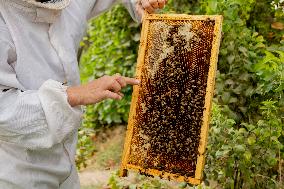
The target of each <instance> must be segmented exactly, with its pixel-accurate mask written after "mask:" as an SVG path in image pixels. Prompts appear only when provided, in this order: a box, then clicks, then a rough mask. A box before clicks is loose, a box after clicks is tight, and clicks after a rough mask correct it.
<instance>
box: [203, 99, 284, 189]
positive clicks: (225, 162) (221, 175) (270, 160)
mask: <svg viewBox="0 0 284 189" xmlns="http://www.w3.org/2000/svg"><path fill="white" fill-rule="evenodd" d="M275 104H276V102H274V101H265V102H263V103H262V105H261V107H260V109H261V110H262V112H261V113H262V116H263V117H262V119H260V120H258V122H257V123H256V124H248V123H242V127H237V126H236V122H235V121H234V120H233V119H229V118H228V117H226V116H224V115H223V114H222V113H221V109H220V107H218V106H217V105H214V106H213V115H212V126H211V129H210V137H209V142H208V155H207V165H206V169H205V172H206V174H207V176H208V178H210V179H213V180H216V181H218V182H219V184H221V185H222V186H223V187H225V188H279V187H280V186H281V184H283V183H279V182H278V180H279V173H280V169H281V167H279V163H280V161H281V157H283V156H282V155H283V153H282V154H281V149H283V144H281V142H280V141H279V140H280V138H281V135H282V132H283V125H282V124H281V120H280V118H279V117H277V116H276V114H275V113H276V112H277V109H278V107H276V106H275Z"/></svg>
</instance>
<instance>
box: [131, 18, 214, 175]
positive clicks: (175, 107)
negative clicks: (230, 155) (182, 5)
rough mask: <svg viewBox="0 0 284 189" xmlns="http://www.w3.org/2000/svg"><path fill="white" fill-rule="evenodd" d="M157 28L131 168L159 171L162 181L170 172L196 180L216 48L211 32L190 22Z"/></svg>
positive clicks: (154, 27)
mask: <svg viewBox="0 0 284 189" xmlns="http://www.w3.org/2000/svg"><path fill="white" fill-rule="evenodd" d="M151 24H153V25H152V26H150V28H152V30H151V35H150V36H152V38H151V39H149V40H150V41H151V42H152V44H150V45H149V47H150V48H149V49H148V50H147V51H146V57H147V58H145V65H144V67H143V68H142V76H141V80H142V82H141V83H142V84H141V85H142V86H141V87H140V90H139V98H138V103H137V109H136V112H137V113H136V117H135V120H136V121H135V124H134V125H135V126H134V129H133V132H134V135H133V136H134V137H133V138H132V142H131V154H130V162H129V163H130V164H133V165H139V166H140V167H142V168H143V169H144V170H147V169H155V170H159V171H161V173H162V174H161V177H163V173H164V172H167V173H172V174H176V175H181V176H184V177H185V178H186V177H193V176H194V174H195V170H196V163H197V158H198V155H199V154H198V147H199V141H200V131H201V126H202V123H203V111H204V103H205V95H206V87H207V78H208V70H209V62H210V49H211V46H210V45H208V44H206V43H204V41H206V40H208V39H204V37H205V34H204V33H205V31H199V30H194V29H193V26H192V24H191V23H190V22H186V23H184V24H181V25H170V24H168V23H165V22H162V21H161V22H155V23H151ZM212 27H213V26H212ZM211 38H212V36H211ZM200 44H204V46H203V47H202V45H200ZM193 54H194V55H195V57H194V56H193ZM200 55H202V56H200ZM137 157H139V158H137ZM140 172H141V173H143V172H142V171H140ZM144 174H146V175H148V174H147V173H146V172H144ZM148 176H150V175H148Z"/></svg>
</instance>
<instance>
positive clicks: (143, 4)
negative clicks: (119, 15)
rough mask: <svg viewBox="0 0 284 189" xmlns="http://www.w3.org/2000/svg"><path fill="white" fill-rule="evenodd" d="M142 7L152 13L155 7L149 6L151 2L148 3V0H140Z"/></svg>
mask: <svg viewBox="0 0 284 189" xmlns="http://www.w3.org/2000/svg"><path fill="white" fill-rule="evenodd" d="M141 3H142V7H143V8H144V9H145V10H146V11H147V12H149V13H153V12H154V11H155V9H154V8H153V7H152V6H151V4H150V3H149V0H142V1H141Z"/></svg>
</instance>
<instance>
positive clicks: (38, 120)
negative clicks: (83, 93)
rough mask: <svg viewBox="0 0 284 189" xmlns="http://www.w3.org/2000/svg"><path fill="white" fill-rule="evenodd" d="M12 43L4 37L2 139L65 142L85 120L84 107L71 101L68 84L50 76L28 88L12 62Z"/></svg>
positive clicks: (0, 58) (29, 144)
mask: <svg viewBox="0 0 284 189" xmlns="http://www.w3.org/2000/svg"><path fill="white" fill-rule="evenodd" d="M12 50H13V47H12V46H11V44H10V43H9V42H7V41H3V40H1V39H0V141H2V142H7V143H13V144H16V145H19V146H22V147H25V148H29V149H42V148H50V147H52V146H53V145H54V144H57V143H60V142H62V141H63V140H64V139H65V138H66V137H67V136H68V135H69V134H71V133H72V132H73V131H74V130H75V129H77V128H78V127H79V125H80V122H81V117H82V111H81V108H79V107H77V108H72V107H71V106H70V105H69V103H68V102H67V94H66V87H65V86H63V85H62V84H61V83H60V82H57V81H53V80H48V81H46V82H45V83H43V85H42V86H41V87H40V88H39V89H38V90H27V91H25V90H24V89H23V88H22V87H21V84H20V83H19V82H18V81H17V77H16V74H15V73H14V71H13V68H12V67H11V65H10V64H9V59H10V54H11V53H10V52H11V51H12Z"/></svg>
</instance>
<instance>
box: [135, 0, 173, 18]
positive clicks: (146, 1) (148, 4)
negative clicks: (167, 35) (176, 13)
mask: <svg viewBox="0 0 284 189" xmlns="http://www.w3.org/2000/svg"><path fill="white" fill-rule="evenodd" d="M167 1H168V0H138V1H137V6H136V9H137V12H138V14H139V15H140V16H141V17H142V16H143V14H144V11H147V12H148V13H154V12H155V10H156V9H162V8H164V6H165V5H166V3H167Z"/></svg>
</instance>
